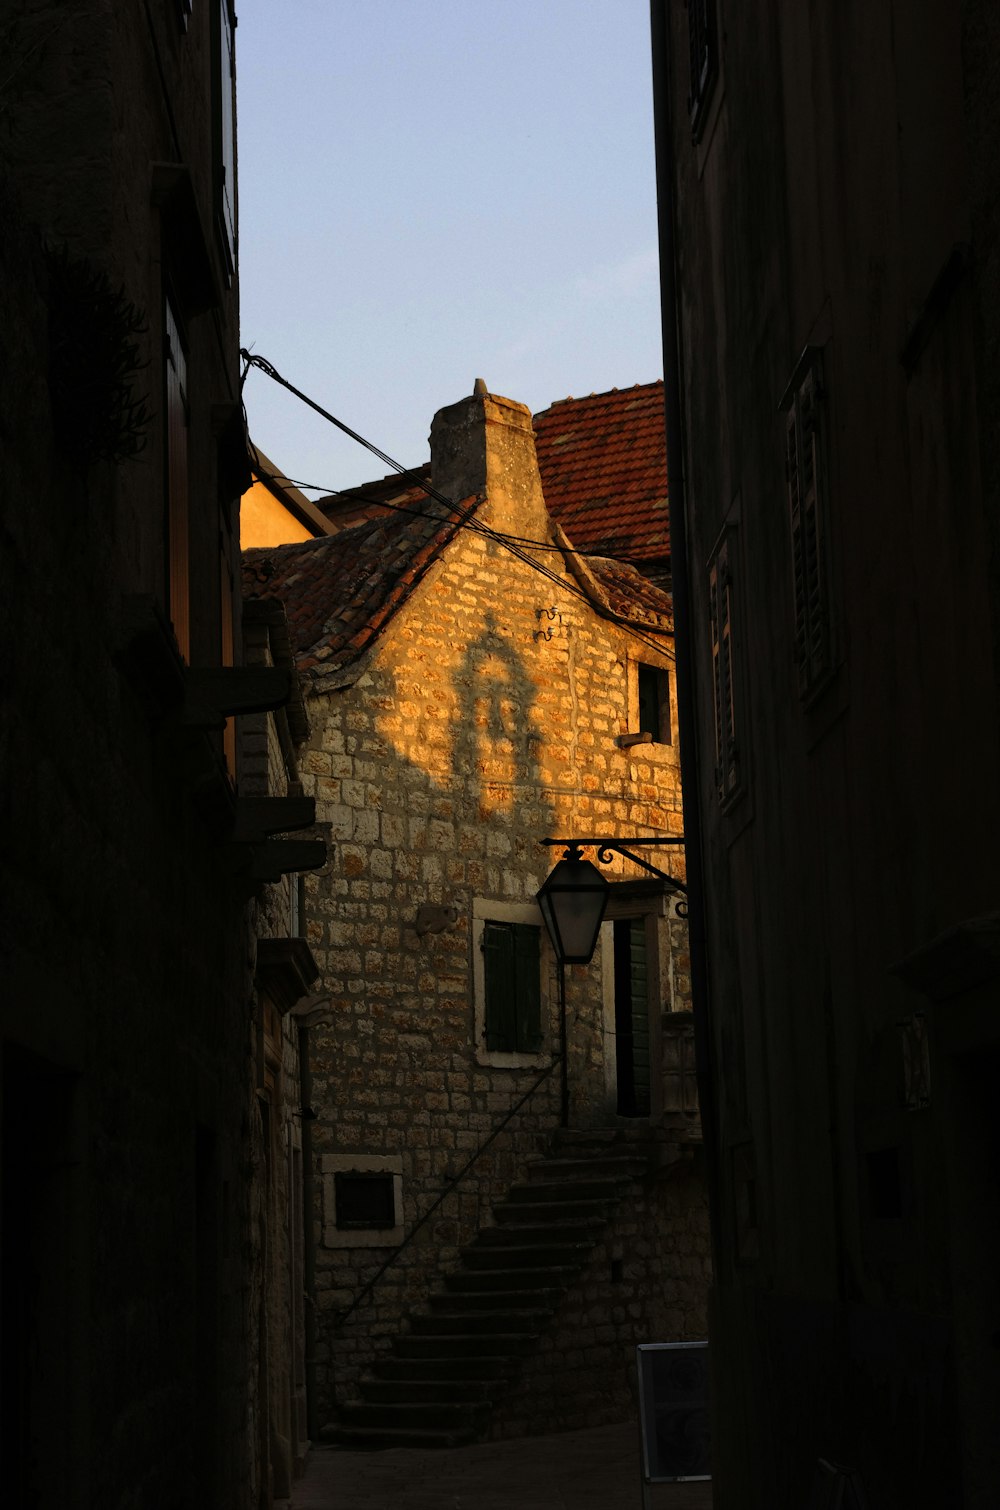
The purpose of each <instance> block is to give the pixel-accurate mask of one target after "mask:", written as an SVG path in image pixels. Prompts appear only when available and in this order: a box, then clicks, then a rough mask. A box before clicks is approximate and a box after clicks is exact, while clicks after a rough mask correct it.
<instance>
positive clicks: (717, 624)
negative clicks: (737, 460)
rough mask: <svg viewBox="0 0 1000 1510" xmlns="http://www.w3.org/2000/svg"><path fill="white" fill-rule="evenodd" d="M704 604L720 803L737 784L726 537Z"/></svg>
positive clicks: (714, 559) (713, 565)
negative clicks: (708, 626) (708, 630)
mask: <svg viewBox="0 0 1000 1510" xmlns="http://www.w3.org/2000/svg"><path fill="white" fill-rule="evenodd" d="M708 601H709V618H710V621H711V639H712V693H713V699H714V703H715V785H716V790H717V792H718V794H719V799H720V801H724V800H725V799H726V798H727V797H729V796H731V795H732V793H733V792H735V791H736V789H737V788H738V786H739V783H740V764H739V746H738V744H737V741H736V702H735V694H734V687H733V682H734V671H735V655H734V644H733V585H732V577H731V574H730V538H729V536H728V535H726V536H725V537H724V538H723V540H722V541H721V543H720V544H719V546H718V547H717V549H716V551H715V554H714V555H713V557H712V559H711V561H710V562H709V566H708Z"/></svg>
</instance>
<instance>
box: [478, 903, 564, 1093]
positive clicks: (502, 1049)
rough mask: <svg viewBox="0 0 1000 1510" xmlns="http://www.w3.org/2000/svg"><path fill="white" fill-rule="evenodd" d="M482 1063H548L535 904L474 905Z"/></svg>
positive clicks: (503, 1066) (499, 1065) (506, 1065)
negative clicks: (544, 1052)
mask: <svg viewBox="0 0 1000 1510" xmlns="http://www.w3.org/2000/svg"><path fill="white" fill-rule="evenodd" d="M472 916H473V919H474V927H473V935H472V937H473V949H472V954H473V959H472V970H473V984H474V999H475V1028H474V1031H475V1047H476V1059H477V1061H478V1063H480V1064H485V1065H492V1066H494V1067H495V1068H498V1069H517V1068H519V1067H521V1066H522V1065H525V1064H527V1065H533V1064H538V1063H541V1062H543V1061H542V1058H541V1056H542V1052H543V1046H544V1042H545V1025H546V1020H547V1019H546V1001H547V994H546V991H545V989H544V986H545V982H544V979H543V975H542V949H541V931H542V930H541V921H542V920H541V914H540V912H539V910H538V907H537V905H536V904H534V903H528V902H500V901H494V900H492V899H490V898H487V897H475V898H474V899H473V903H472Z"/></svg>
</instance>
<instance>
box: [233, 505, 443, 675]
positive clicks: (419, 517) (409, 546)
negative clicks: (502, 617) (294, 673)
mask: <svg viewBox="0 0 1000 1510" xmlns="http://www.w3.org/2000/svg"><path fill="white" fill-rule="evenodd" d="M406 502H407V504H408V505H409V504H410V503H412V504H413V505H414V506H419V507H421V508H425V507H426V505H427V504H428V502H429V500H428V498H427V495H426V494H425V493H424V492H422V491H421V490H420V489H411V490H410V491H409V493H408V494H407V495H406ZM470 502H471V500H465V505H466V506H467V505H468V504H469V503H470ZM431 516H433V517H431ZM457 528H458V521H457V519H456V517H455V516H454V515H451V516H449V517H448V518H447V519H445V520H443V519H442V510H441V507H440V505H437V504H433V505H432V506H431V508H430V510H428V512H426V513H419V514H416V513H407V512H403V511H402V510H400V509H394V510H393V511H392V512H385V511H380V513H379V515H378V517H377V518H373V519H367V520H364V521H363V522H362V523H361V524H357V525H355V526H354V527H353V528H351V529H343V530H338V531H337V533H336V534H333V535H326V536H322V537H321V538H320V539H318V540H301V541H298V542H296V543H295V544H294V545H277V546H271V547H268V546H261V547H258V548H257V549H255V550H247V551H244V552H243V595H244V597H247V598H279V599H281V601H282V602H283V603H284V604H285V608H286V611H287V614H288V630H289V635H290V638H291V641H292V646H293V649H294V651H295V661H296V665H297V666H298V667H299V669H300V670H302V671H304V670H309V669H310V668H312V669H314V672H315V674H319V673H338V672H342V671H345V670H346V669H347V667H349V666H350V665H352V664H353V662H354V661H356V660H357V659H358V658H359V657H360V656H361V655H362V654H363V653H364V651H365V650H367V649H368V646H369V645H370V644H372V642H373V641H374V640H375V639H376V638H377V637H378V635H379V633H380V632H381V630H382V629H383V628H384V627H385V625H386V623H387V622H388V620H389V619H390V618H391V617H392V615H393V614H394V613H395V612H396V610H397V609H398V608H399V607H400V606H401V605H402V604H403V603H405V601H406V599H407V598H408V597H409V596H410V593H411V592H412V591H413V590H414V588H415V587H416V586H417V584H418V582H419V581H420V580H421V578H422V577H423V575H424V573H425V572H426V571H427V569H428V567H429V566H430V565H431V564H432V563H433V562H434V561H435V560H436V559H437V557H438V555H439V554H440V552H441V551H442V549H443V548H444V546H445V545H447V543H448V541H449V540H451V538H452V536H453V535H454V534H455V531H456V529H457Z"/></svg>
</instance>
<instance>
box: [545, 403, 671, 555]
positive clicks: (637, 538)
mask: <svg viewBox="0 0 1000 1510" xmlns="http://www.w3.org/2000/svg"><path fill="white" fill-rule="evenodd" d="M534 426H535V445H536V448H537V451H538V468H539V471H540V472H541V474H542V489H543V491H544V493H545V502H546V504H547V505H548V508H549V512H550V513H551V514H552V517H553V518H554V519H556V520H558V522H559V523H560V524H561V525H562V527H563V529H564V530H565V531H566V533H567V535H568V536H569V537H570V539H571V540H572V541H573V544H574V545H575V546H576V547H577V548H578V549H579V550H581V551H595V552H600V553H601V555H603V556H615V557H618V558H623V559H626V560H630V561H637V562H646V561H656V560H662V559H664V558H666V557H669V555H670V526H669V520H668V516H667V441H666V431H665V425H664V416H663V383H662V381H659V382H656V383H637V384H636V385H635V387H634V388H612V389H611V391H610V392H609V393H592V394H590V395H589V397H587V398H567V399H563V400H562V401H561V402H560V403H557V404H553V405H552V407H551V408H549V409H544V410H543V411H542V412H541V414H536V415H535V417H534Z"/></svg>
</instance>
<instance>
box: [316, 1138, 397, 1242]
mask: <svg viewBox="0 0 1000 1510" xmlns="http://www.w3.org/2000/svg"><path fill="white" fill-rule="evenodd" d="M320 1169H321V1171H322V1178H323V1246H324V1247H325V1248H388V1247H395V1246H396V1245H397V1244H399V1243H401V1242H402V1241H403V1236H404V1232H403V1160H402V1157H401V1156H400V1155H399V1154H331V1153H325V1154H323V1155H322V1158H321V1161H320Z"/></svg>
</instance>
